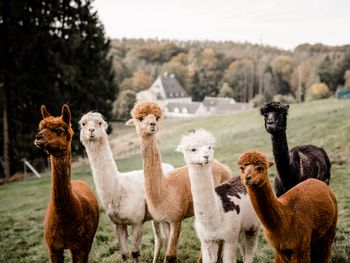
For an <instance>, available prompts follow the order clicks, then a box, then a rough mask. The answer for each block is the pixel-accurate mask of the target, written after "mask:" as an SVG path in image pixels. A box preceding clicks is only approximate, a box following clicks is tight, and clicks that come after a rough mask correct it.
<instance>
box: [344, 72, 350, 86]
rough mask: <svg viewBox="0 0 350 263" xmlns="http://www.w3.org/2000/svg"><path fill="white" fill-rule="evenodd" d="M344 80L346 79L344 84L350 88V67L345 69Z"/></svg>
mask: <svg viewBox="0 0 350 263" xmlns="http://www.w3.org/2000/svg"><path fill="white" fill-rule="evenodd" d="M344 80H345V83H344V86H345V87H346V88H348V89H350V69H348V70H347V71H345V74H344Z"/></svg>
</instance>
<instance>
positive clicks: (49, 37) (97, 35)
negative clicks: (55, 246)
mask: <svg viewBox="0 0 350 263" xmlns="http://www.w3.org/2000/svg"><path fill="white" fill-rule="evenodd" d="M91 3H92V1H90V0H88V1H82V0H74V1H71V0H52V1H49V0H43V1H30V0H23V1H20V2H18V1H2V2H1V4H0V5H1V6H0V10H1V13H0V34H1V35H2V36H3V38H4V41H0V54H1V63H0V78H1V79H0V83H2V85H3V91H5V92H2V95H3V96H4V98H2V101H4V99H5V100H6V102H7V111H6V109H5V107H2V108H1V110H2V114H1V116H5V115H4V112H5V113H6V112H7V119H8V130H9V135H10V136H9V145H10V146H11V147H10V150H9V151H10V154H9V155H10V169H11V171H10V172H11V173H14V172H16V171H17V170H18V169H19V167H22V165H21V164H20V162H21V158H23V157H26V158H28V159H32V160H34V159H38V158H40V157H43V156H44V154H43V153H42V152H41V151H40V152H39V151H38V150H36V149H35V148H34V146H33V140H34V136H35V133H36V131H37V125H38V122H39V120H40V118H41V116H40V111H39V109H40V105H41V104H46V106H47V108H48V109H49V110H50V112H52V113H53V114H54V113H59V109H60V108H61V106H62V104H63V103H67V104H68V105H69V106H70V108H71V111H72V125H73V129H74V130H77V121H78V119H79V118H80V117H81V113H83V112H87V111H90V110H97V111H100V112H101V113H102V114H104V115H105V116H106V117H107V118H109V117H110V115H111V110H112V102H113V101H114V97H115V95H116V93H117V91H118V87H117V86H116V85H115V82H114V71H113V69H112V58H111V57H110V56H109V55H108V52H109V48H110V42H109V40H106V38H105V36H104V29H103V26H102V25H101V23H100V22H99V21H98V19H97V14H96V12H93V11H92V6H91ZM4 121H5V120H4V118H2V122H4ZM1 140H2V139H1ZM1 145H3V144H2V142H1ZM72 150H73V153H74V154H77V153H79V152H80V153H82V147H81V146H80V143H79V140H78V137H77V136H74V139H73V147H72ZM2 159H4V156H3V157H2ZM41 159H44V158H41ZM5 166H6V164H4V167H5Z"/></svg>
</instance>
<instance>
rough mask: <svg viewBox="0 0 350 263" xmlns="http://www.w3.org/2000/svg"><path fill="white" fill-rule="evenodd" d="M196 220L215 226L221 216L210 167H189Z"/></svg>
mask: <svg viewBox="0 0 350 263" xmlns="http://www.w3.org/2000/svg"><path fill="white" fill-rule="evenodd" d="M188 175H189V177H190V181H191V192H192V198H193V206H194V211H195V214H196V220H199V221H200V222H201V223H202V224H208V225H213V222H217V219H218V217H219V215H220V208H219V206H218V202H217V199H216V192H215V189H214V181H213V177H212V174H211V169H210V166H204V167H203V166H200V165H191V164H190V165H188Z"/></svg>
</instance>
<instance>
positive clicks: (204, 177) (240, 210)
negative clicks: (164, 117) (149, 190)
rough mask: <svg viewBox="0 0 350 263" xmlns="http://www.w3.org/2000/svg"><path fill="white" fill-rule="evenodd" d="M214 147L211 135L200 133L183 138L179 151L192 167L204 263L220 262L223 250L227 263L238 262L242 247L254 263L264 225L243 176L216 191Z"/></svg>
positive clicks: (195, 205)
mask: <svg viewBox="0 0 350 263" xmlns="http://www.w3.org/2000/svg"><path fill="white" fill-rule="evenodd" d="M214 146H215V139H214V137H213V135H212V134H211V133H209V132H207V131H206V130H204V129H196V130H192V131H190V132H189V133H187V134H186V135H185V136H183V138H182V140H181V143H180V144H179V146H178V148H177V150H178V151H180V152H182V153H183V155H184V159H185V162H186V164H187V167H188V174H189V178H190V181H191V191H192V197H193V206H194V214H195V227H196V232H197V236H198V237H199V239H200V242H201V251H202V257H203V262H204V263H207V262H217V261H218V259H219V257H220V255H219V251H220V250H221V251H222V262H223V263H234V262H236V261H237V258H236V251H237V246H238V243H239V244H240V247H241V252H242V253H241V254H242V256H243V258H244V262H245V263H252V262H253V258H254V255H255V251H256V245H257V241H258V234H259V226H260V224H259V221H258V219H257V217H256V215H255V212H254V209H253V207H252V204H251V202H250V200H249V197H248V195H247V192H246V189H245V186H244V185H243V184H242V182H241V180H240V177H239V176H236V177H233V178H232V179H230V180H228V181H227V182H224V183H222V184H220V185H218V186H217V187H214V182H213V177H212V174H211V169H210V167H211V164H212V162H213V158H214ZM219 246H222V249H219Z"/></svg>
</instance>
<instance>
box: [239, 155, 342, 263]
mask: <svg viewBox="0 0 350 263" xmlns="http://www.w3.org/2000/svg"><path fill="white" fill-rule="evenodd" d="M238 165H239V166H240V169H241V178H242V181H243V182H244V184H245V185H246V187H247V191H248V194H249V196H250V199H251V201H252V204H253V207H254V210H255V212H256V214H257V216H258V218H259V219H260V221H261V223H262V225H263V227H264V235H265V237H266V239H267V240H268V242H269V243H270V245H271V246H272V247H273V248H274V249H275V252H276V255H275V262H277V263H280V262H293V263H294V262H295V263H309V262H312V263H316V262H317V263H329V262H330V261H331V248H332V243H333V240H334V237H335V232H336V225H337V219H338V209H337V201H336V198H335V196H334V194H333V192H332V191H331V190H330V188H329V187H328V186H327V185H326V184H325V183H324V182H322V181H320V180H317V179H313V178H312V179H307V180H306V181H303V182H301V183H299V184H298V185H296V186H294V187H293V188H292V189H290V190H289V191H288V192H286V193H285V194H283V195H282V196H280V197H279V198H277V197H276V196H275V194H274V193H273V191H272V187H271V183H270V181H269V179H268V175H267V169H268V167H270V166H271V165H272V163H270V162H269V161H268V160H267V158H266V156H265V155H264V154H262V153H260V152H257V151H253V152H246V153H244V154H242V155H241V157H240V159H239V161H238Z"/></svg>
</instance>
